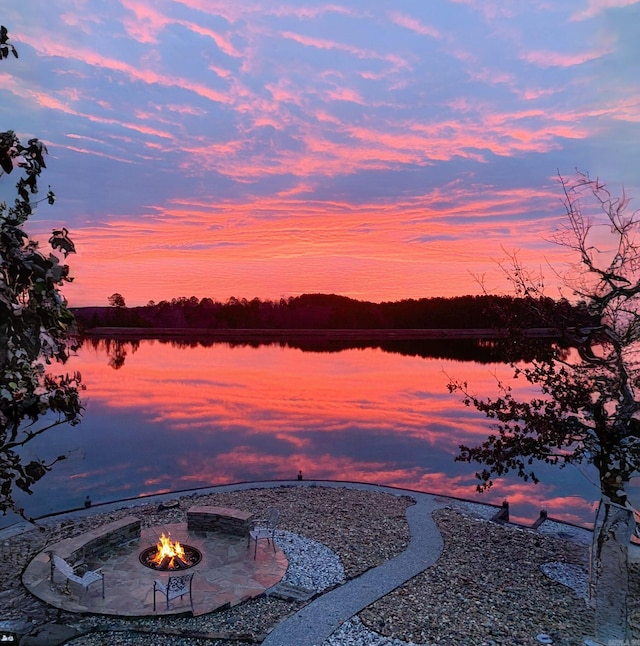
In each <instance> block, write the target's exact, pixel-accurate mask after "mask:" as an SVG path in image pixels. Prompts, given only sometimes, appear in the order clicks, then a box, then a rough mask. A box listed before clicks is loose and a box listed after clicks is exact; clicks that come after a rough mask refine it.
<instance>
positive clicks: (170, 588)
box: [153, 574, 193, 612]
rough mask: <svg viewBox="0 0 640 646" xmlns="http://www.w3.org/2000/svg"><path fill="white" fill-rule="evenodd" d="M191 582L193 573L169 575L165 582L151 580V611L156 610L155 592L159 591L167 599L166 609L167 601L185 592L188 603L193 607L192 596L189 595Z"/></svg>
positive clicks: (182, 595) (181, 595)
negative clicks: (187, 596)
mask: <svg viewBox="0 0 640 646" xmlns="http://www.w3.org/2000/svg"><path fill="white" fill-rule="evenodd" d="M192 582H193V574H183V575H181V576H170V577H169V578H168V579H167V583H166V584H165V583H162V581H158V580H155V581H154V582H153V611H154V612H155V610H156V592H160V593H161V594H163V595H164V596H165V597H166V599H167V610H168V609H169V601H173V600H174V599H177V598H178V597H180V599H182V597H184V595H185V594H188V595H189V605H190V606H191V608H192V609H193V597H192V596H191V584H192Z"/></svg>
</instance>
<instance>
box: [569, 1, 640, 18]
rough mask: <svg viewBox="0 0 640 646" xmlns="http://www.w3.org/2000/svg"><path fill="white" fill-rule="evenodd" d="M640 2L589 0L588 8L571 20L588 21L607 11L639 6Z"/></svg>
mask: <svg viewBox="0 0 640 646" xmlns="http://www.w3.org/2000/svg"><path fill="white" fill-rule="evenodd" d="M638 1H639V0H587V7H586V8H585V9H583V10H582V11H578V12H576V13H575V14H573V16H572V17H571V20H587V19H589V18H594V17H595V16H597V15H598V14H600V13H602V12H603V11H606V10H607V9H618V8H622V7H631V6H633V5H635V4H638Z"/></svg>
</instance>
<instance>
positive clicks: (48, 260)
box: [0, 27, 82, 516]
mask: <svg viewBox="0 0 640 646" xmlns="http://www.w3.org/2000/svg"><path fill="white" fill-rule="evenodd" d="M7 40H8V34H7V30H6V28H5V27H0V59H4V58H6V57H7V56H8V54H9V52H12V53H13V54H14V55H15V56H16V57H17V52H16V51H15V48H14V47H13V46H12V45H10V44H9V43H8V42H7ZM46 152H47V149H46V147H45V146H44V144H43V143H42V142H40V141H39V140H38V139H30V140H29V141H28V143H27V145H26V146H24V145H23V144H22V143H21V142H20V139H19V138H18V137H17V136H16V134H15V133H14V132H13V131H11V130H10V131H7V132H2V133H0V168H1V169H2V171H1V172H0V176H2V175H4V174H10V173H12V172H14V170H17V171H18V174H19V177H18V182H17V183H16V191H17V195H16V197H15V200H14V203H13V204H12V205H7V203H6V202H2V203H1V204H0V510H2V512H3V513H6V512H7V511H10V510H11V511H15V512H17V513H20V514H22V515H23V516H24V511H23V510H22V509H19V508H18V507H17V505H16V502H15V499H14V494H15V489H16V488H17V489H20V490H22V491H25V492H27V493H32V490H31V487H32V485H33V484H34V483H35V482H37V481H38V480H39V479H40V478H41V477H42V476H43V475H44V474H45V473H46V472H47V471H49V470H50V468H51V466H52V464H53V463H54V462H57V461H58V460H60V459H63V458H64V456H60V457H58V458H57V459H56V460H54V461H53V462H51V463H49V464H47V463H46V462H45V461H44V460H32V461H31V462H29V463H28V464H23V462H22V459H21V456H20V453H19V452H20V449H21V448H22V447H23V446H25V445H26V444H27V443H28V442H30V441H31V440H32V439H33V438H34V437H37V436H38V435H40V434H41V433H43V432H44V431H46V430H47V429H50V428H52V427H54V426H57V425H59V424H63V423H65V422H68V423H70V424H76V423H78V422H79V420H80V416H81V413H82V406H81V403H80V397H79V389H80V387H81V386H80V375H79V374H78V373H74V374H71V375H70V374H61V375H53V374H50V373H49V372H47V366H48V365H50V364H51V363H52V362H59V363H65V362H66V361H67V359H68V357H69V353H70V352H71V351H73V350H74V349H75V348H76V347H77V343H76V339H75V337H74V329H75V328H74V318H73V315H72V314H71V312H70V311H69V309H68V308H67V303H66V301H65V299H64V298H63V296H62V293H61V291H60V287H62V285H63V284H64V283H65V282H68V281H70V280H71V278H70V277H69V268H68V267H67V265H65V264H61V263H60V261H59V258H58V257H57V256H56V255H55V254H54V253H47V254H45V253H43V252H41V251H40V249H39V245H38V242H36V241H35V240H32V239H31V238H30V237H29V235H28V234H27V233H26V232H25V231H24V228H23V226H24V224H25V222H26V221H27V220H28V219H29V217H30V216H31V215H32V213H33V209H34V207H35V206H36V205H37V204H38V202H37V201H35V200H32V197H33V196H34V195H36V194H37V193H38V179H39V178H40V174H41V172H42V170H43V169H44V168H45V161H44V155H45V154H46ZM43 200H45V201H47V202H48V203H49V204H53V203H54V201H55V196H54V194H53V192H52V191H51V189H50V188H49V191H48V192H47V194H46V197H44V198H43ZM43 200H40V201H43ZM49 243H50V245H51V247H52V249H53V251H54V252H56V253H59V254H61V256H63V257H66V256H67V254H69V253H73V252H74V251H75V249H74V246H73V243H72V242H71V240H70V239H69V236H68V232H67V230H66V229H59V230H55V231H54V232H53V235H52V236H51V238H50V239H49Z"/></svg>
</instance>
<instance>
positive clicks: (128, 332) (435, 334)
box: [80, 327, 560, 342]
mask: <svg viewBox="0 0 640 646" xmlns="http://www.w3.org/2000/svg"><path fill="white" fill-rule="evenodd" d="M80 336H82V337H86V338H96V337H97V338H112V339H118V338H122V339H156V338H172V337H173V338H184V337H203V338H211V339H220V340H222V341H244V340H256V341H260V340H272V339H277V340H285V341H286V340H287V339H291V340H297V339H313V340H329V341H356V342H357V341H420V340H433V339H441V340H445V339H450V340H456V339H478V340H480V339H487V340H491V339H501V338H507V337H508V331H507V330H496V329H492V328H475V329H472V328H469V329H464V328H424V329H422V328H420V329H411V328H407V329H402V328H393V329H377V328H372V329H366V330H365V329H357V330H355V329H354V330H352V329H331V328H310V329H303V328H290V329H277V328H255V329H254V328H233V329H209V328H182V327H181V328H139V327H95V328H89V329H85V330H83V331H82V332H81V334H80ZM526 336H527V338H531V339H556V338H559V337H560V333H559V332H558V331H557V330H555V329H553V328H531V329H529V330H527V331H526Z"/></svg>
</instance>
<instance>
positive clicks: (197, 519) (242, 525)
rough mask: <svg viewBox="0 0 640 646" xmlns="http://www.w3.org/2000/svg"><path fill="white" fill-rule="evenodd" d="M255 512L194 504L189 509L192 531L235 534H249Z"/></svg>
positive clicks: (188, 514)
mask: <svg viewBox="0 0 640 646" xmlns="http://www.w3.org/2000/svg"><path fill="white" fill-rule="evenodd" d="M254 515H255V514H252V513H250V512H247V511H241V510H240V509H231V508H229V507H213V506H210V505H194V506H193V507H191V508H190V509H189V510H188V511H187V527H188V529H189V531H190V532H196V533H197V532H202V533H204V532H220V533H222V534H231V535H233V536H242V537H244V536H248V535H249V528H250V526H251V520H252V519H253V517H254Z"/></svg>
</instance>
